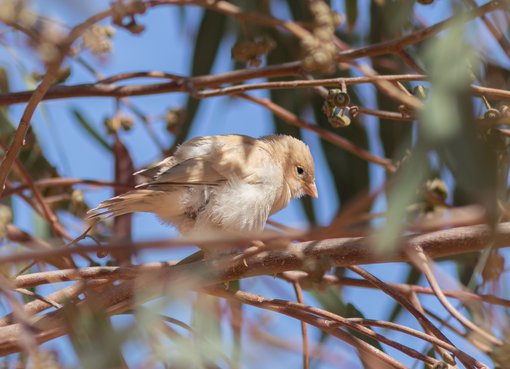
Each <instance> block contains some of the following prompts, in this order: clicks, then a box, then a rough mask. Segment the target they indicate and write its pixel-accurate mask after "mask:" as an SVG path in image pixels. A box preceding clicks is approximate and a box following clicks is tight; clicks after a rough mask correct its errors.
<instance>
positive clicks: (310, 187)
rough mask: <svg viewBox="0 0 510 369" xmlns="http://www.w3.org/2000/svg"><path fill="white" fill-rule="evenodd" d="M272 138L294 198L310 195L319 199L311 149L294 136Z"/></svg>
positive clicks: (276, 154)
mask: <svg viewBox="0 0 510 369" xmlns="http://www.w3.org/2000/svg"><path fill="white" fill-rule="evenodd" d="M268 137H271V139H272V141H273V143H274V145H275V146H276V147H275V148H276V150H275V151H276V153H275V156H277V157H280V158H281V163H282V166H283V170H284V176H285V182H286V183H287V186H288V188H289V190H290V194H291V196H292V198H299V197H301V196H303V195H305V194H306V195H310V196H312V197H313V198H315V199H316V198H317V197H319V195H318V193H317V186H316V185H315V169H314V163H313V157H312V153H311V152H310V148H309V147H308V145H306V144H305V143H304V142H303V141H301V140H298V139H297V138H294V137H292V136H286V135H278V136H268Z"/></svg>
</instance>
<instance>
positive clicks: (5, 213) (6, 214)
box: [0, 204, 12, 240]
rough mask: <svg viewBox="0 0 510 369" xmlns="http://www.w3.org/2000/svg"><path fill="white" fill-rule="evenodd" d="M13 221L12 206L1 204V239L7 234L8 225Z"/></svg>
mask: <svg viewBox="0 0 510 369" xmlns="http://www.w3.org/2000/svg"><path fill="white" fill-rule="evenodd" d="M11 222H12V211H11V208H10V207H8V206H6V205H3V204H0V240H1V239H2V238H4V237H5V236H6V234H7V225H8V224H10V223H11Z"/></svg>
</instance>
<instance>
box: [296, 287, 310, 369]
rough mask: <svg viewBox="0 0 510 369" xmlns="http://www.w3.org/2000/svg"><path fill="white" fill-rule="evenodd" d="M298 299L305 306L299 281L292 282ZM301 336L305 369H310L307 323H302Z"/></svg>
mask: <svg viewBox="0 0 510 369" xmlns="http://www.w3.org/2000/svg"><path fill="white" fill-rule="evenodd" d="M292 287H293V288H294V293H295V294H296V299H297V301H298V302H299V303H300V304H304V303H305V302H304V299H303V290H302V289H301V285H300V284H299V282H298V281H295V282H292ZM301 334H302V335H303V369H308V368H310V348H309V345H308V328H307V326H306V323H305V322H303V321H301Z"/></svg>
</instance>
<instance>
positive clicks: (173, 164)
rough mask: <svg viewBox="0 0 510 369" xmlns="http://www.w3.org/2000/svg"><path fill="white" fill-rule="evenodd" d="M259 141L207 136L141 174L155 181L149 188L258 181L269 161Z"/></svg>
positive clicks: (186, 145) (193, 141) (180, 148)
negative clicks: (163, 185)
mask: <svg viewBox="0 0 510 369" xmlns="http://www.w3.org/2000/svg"><path fill="white" fill-rule="evenodd" d="M257 142H258V140H256V139H254V138H251V137H247V136H240V135H225V136H203V137H197V138H194V139H192V140H190V141H188V142H186V143H184V144H183V145H181V146H180V147H179V149H178V150H177V152H176V153H175V155H174V156H171V157H169V158H167V159H165V160H163V161H161V162H160V163H158V164H156V166H154V167H152V168H148V169H145V170H142V171H140V172H138V173H137V174H139V175H142V176H145V177H149V178H152V180H151V181H148V183H146V184H142V185H141V186H147V185H150V186H152V185H158V184H172V185H218V184H220V183H222V182H225V181H227V180H229V179H233V178H238V179H244V180H249V181H256V180H257V178H256V177H257V169H259V168H260V167H262V166H264V163H265V162H267V161H268V159H270V158H268V157H267V153H265V152H263V151H261V149H260V147H258V145H257Z"/></svg>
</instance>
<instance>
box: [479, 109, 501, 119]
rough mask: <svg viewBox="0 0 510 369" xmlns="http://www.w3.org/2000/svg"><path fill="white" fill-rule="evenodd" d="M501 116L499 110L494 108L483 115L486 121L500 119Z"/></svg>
mask: <svg viewBox="0 0 510 369" xmlns="http://www.w3.org/2000/svg"><path fill="white" fill-rule="evenodd" d="M500 116H501V114H500V113H499V110H498V109H494V108H491V109H488V110H487V111H486V112H485V114H484V115H483V117H484V118H485V119H490V120H493V119H498V118H499V117H500Z"/></svg>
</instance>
